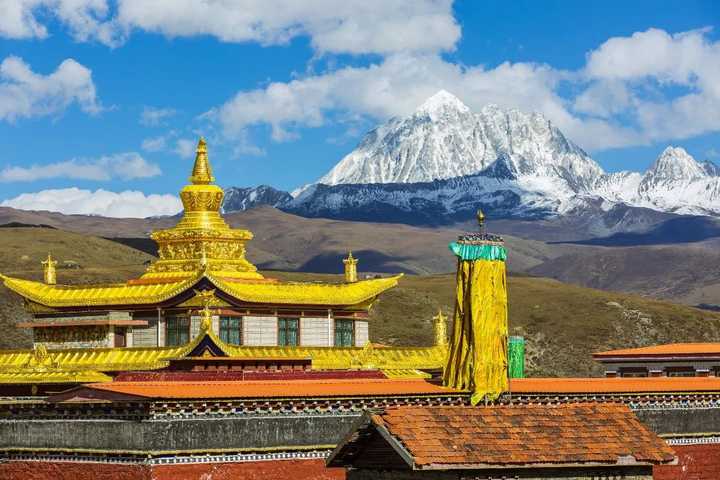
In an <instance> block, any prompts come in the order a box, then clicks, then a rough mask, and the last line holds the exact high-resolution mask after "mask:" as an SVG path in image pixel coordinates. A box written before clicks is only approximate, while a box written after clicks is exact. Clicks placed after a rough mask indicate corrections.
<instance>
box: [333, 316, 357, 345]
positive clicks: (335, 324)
mask: <svg viewBox="0 0 720 480" xmlns="http://www.w3.org/2000/svg"><path fill="white" fill-rule="evenodd" d="M346 322H350V329H349V330H350V343H349V344H347V345H344V344H343V342H342V341H341V342H338V332H341V333H343V329H339V330H338V323H340V324H341V325H343V324H347V323H346ZM355 339H356V332H355V321H354V320H352V319H349V318H335V319H334V321H333V345H334V346H336V347H354V346H355Z"/></svg>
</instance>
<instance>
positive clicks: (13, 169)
mask: <svg viewBox="0 0 720 480" xmlns="http://www.w3.org/2000/svg"><path fill="white" fill-rule="evenodd" d="M160 173H161V171H160V167H158V166H157V165H156V164H154V163H150V162H148V161H146V160H145V159H144V158H142V157H141V156H140V155H139V154H137V153H135V152H128V153H118V154H115V155H106V156H102V157H100V158H97V159H90V160H83V159H72V160H67V161H64V162H58V163H51V164H47V165H32V166H30V167H19V166H10V167H5V168H4V169H3V170H0V182H33V181H36V180H46V179H50V178H72V179H78V180H79V179H82V180H111V179H114V178H119V179H122V180H132V179H135V178H148V177H154V176H157V175H160Z"/></svg>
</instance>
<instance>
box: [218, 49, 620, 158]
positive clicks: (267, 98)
mask: <svg viewBox="0 0 720 480" xmlns="http://www.w3.org/2000/svg"><path fill="white" fill-rule="evenodd" d="M569 77H570V74H569V73H568V72H562V71H558V70H555V69H553V68H551V67H550V66H548V65H543V64H531V63H515V64H512V63H507V62H506V63H503V64H501V65H498V66H497V67H495V68H491V69H486V68H484V67H482V66H475V67H463V66H460V65H457V64H453V63H450V62H447V61H445V60H444V59H443V58H441V57H440V56H438V55H392V56H389V57H387V58H385V59H384V60H383V61H382V62H380V63H378V64H373V65H370V66H367V67H345V68H341V69H338V70H335V71H331V72H327V73H324V74H320V75H314V76H308V77H305V78H299V79H295V80H292V81H290V82H287V83H285V82H274V83H271V84H269V85H268V86H266V87H264V88H261V89H255V90H250V91H242V92H239V93H238V94H236V95H235V96H234V97H233V98H231V99H230V100H228V101H227V102H225V103H224V104H223V105H220V106H219V107H217V108H215V109H213V110H211V111H210V112H208V114H207V117H208V118H210V119H212V120H214V121H215V122H217V123H218V124H220V126H221V127H222V129H223V131H224V133H225V134H226V135H227V136H228V137H231V138H234V137H235V136H238V135H239V136H241V138H242V135H243V134H244V131H245V129H246V128H247V127H249V126H253V125H258V124H268V125H270V127H271V132H272V133H271V135H272V138H273V139H274V140H276V141H288V140H292V139H293V138H295V136H296V135H297V131H296V130H297V129H298V128H299V127H318V126H321V125H324V124H326V123H327V122H330V121H333V119H334V115H336V114H337V112H341V114H342V115H360V116H363V117H365V118H370V119H371V120H373V121H382V120H385V119H387V118H389V117H392V116H398V115H407V114H409V113H410V112H412V111H413V110H414V109H415V108H417V106H418V105H420V104H422V103H423V101H424V100H425V99H427V98H428V97H430V96H431V95H433V94H434V93H436V92H437V91H438V90H440V89H443V88H445V89H448V90H450V91H452V92H453V93H455V94H456V95H458V96H459V97H460V98H461V99H462V100H463V101H464V102H465V103H467V104H468V106H470V107H471V108H472V109H475V110H479V109H480V108H482V107H483V106H484V105H487V104H488V103H495V104H499V105H501V106H504V107H508V108H519V109H521V110H525V111H539V112H543V113H544V114H545V115H546V116H548V118H550V119H551V120H553V121H554V122H555V123H556V124H557V125H558V126H559V127H560V128H561V129H563V130H564V131H566V133H568V134H569V135H570V136H571V138H575V139H577V141H579V142H582V144H583V145H584V146H585V147H586V148H595V147H598V146H600V142H615V143H617V144H622V143H624V142H626V141H627V138H626V137H627V136H628V135H629V134H628V133H627V132H625V131H624V130H623V128H621V127H618V126H615V125H613V124H611V123H609V122H607V121H604V120H602V119H598V120H594V121H592V122H583V121H581V120H580V119H579V118H577V117H576V116H573V115H572V114H571V112H570V111H569V110H568V109H567V108H566V105H565V104H566V101H565V100H564V99H563V98H561V97H560V96H559V95H558V94H557V88H558V85H559V84H560V82H562V81H565V80H566V79H567V78H569ZM600 133H601V134H602V136H601V137H598V134H600Z"/></svg>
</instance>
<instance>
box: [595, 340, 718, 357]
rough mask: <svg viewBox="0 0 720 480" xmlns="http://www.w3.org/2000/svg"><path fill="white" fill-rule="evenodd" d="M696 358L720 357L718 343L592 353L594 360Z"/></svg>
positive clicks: (670, 344)
mask: <svg viewBox="0 0 720 480" xmlns="http://www.w3.org/2000/svg"><path fill="white" fill-rule="evenodd" d="M665 355H680V356H698V355H720V343H669V344H665V345H653V346H650V347H640V348H624V349H620V350H608V351H606V352H597V353H593V357H595V358H598V359H600V358H605V357H620V356H628V357H635V356H665Z"/></svg>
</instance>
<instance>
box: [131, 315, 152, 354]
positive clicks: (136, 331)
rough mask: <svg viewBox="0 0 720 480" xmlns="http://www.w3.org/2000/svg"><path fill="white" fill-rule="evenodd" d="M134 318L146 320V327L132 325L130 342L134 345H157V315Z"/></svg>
mask: <svg viewBox="0 0 720 480" xmlns="http://www.w3.org/2000/svg"><path fill="white" fill-rule="evenodd" d="M135 320H147V322H148V325H147V327H133V329H132V332H133V333H132V340H133V341H132V344H133V346H134V347H157V346H158V328H157V317H153V318H139V317H135Z"/></svg>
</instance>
